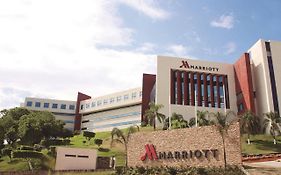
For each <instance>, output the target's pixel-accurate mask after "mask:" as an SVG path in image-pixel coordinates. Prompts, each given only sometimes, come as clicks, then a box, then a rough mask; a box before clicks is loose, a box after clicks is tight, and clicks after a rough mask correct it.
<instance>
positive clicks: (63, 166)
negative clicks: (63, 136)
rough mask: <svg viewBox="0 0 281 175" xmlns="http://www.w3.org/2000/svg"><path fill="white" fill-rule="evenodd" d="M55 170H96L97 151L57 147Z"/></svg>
mask: <svg viewBox="0 0 281 175" xmlns="http://www.w3.org/2000/svg"><path fill="white" fill-rule="evenodd" d="M56 149H57V158H56V166H55V170H59V171H60V170H95V169H96V164H97V151H96V150H95V149H82V148H66V147H57V148H56Z"/></svg>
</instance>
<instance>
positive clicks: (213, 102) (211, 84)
mask: <svg viewBox="0 0 281 175" xmlns="http://www.w3.org/2000/svg"><path fill="white" fill-rule="evenodd" d="M213 77H214V75H212V74H210V90H211V106H212V107H215V98H214V83H213Z"/></svg>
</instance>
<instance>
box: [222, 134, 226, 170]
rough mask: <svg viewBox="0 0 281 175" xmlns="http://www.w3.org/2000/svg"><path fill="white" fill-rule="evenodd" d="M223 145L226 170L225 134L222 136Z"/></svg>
mask: <svg viewBox="0 0 281 175" xmlns="http://www.w3.org/2000/svg"><path fill="white" fill-rule="evenodd" d="M222 144H223V160H224V169H226V153H225V144H224V135H223V134H222Z"/></svg>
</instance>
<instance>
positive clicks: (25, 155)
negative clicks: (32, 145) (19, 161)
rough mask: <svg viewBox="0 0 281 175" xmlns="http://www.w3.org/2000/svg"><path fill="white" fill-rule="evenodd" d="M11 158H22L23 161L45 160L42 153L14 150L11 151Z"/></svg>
mask: <svg viewBox="0 0 281 175" xmlns="http://www.w3.org/2000/svg"><path fill="white" fill-rule="evenodd" d="M12 157H13V158H23V159H31V158H34V159H45V156H44V154H43V153H41V152H38V151H31V150H16V151H12Z"/></svg>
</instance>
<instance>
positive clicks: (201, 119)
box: [197, 110, 212, 126]
mask: <svg viewBox="0 0 281 175" xmlns="http://www.w3.org/2000/svg"><path fill="white" fill-rule="evenodd" d="M206 117H208V118H206ZM197 122H198V126H208V125H211V124H212V123H211V121H210V120H209V112H208V111H199V110H197Z"/></svg>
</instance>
